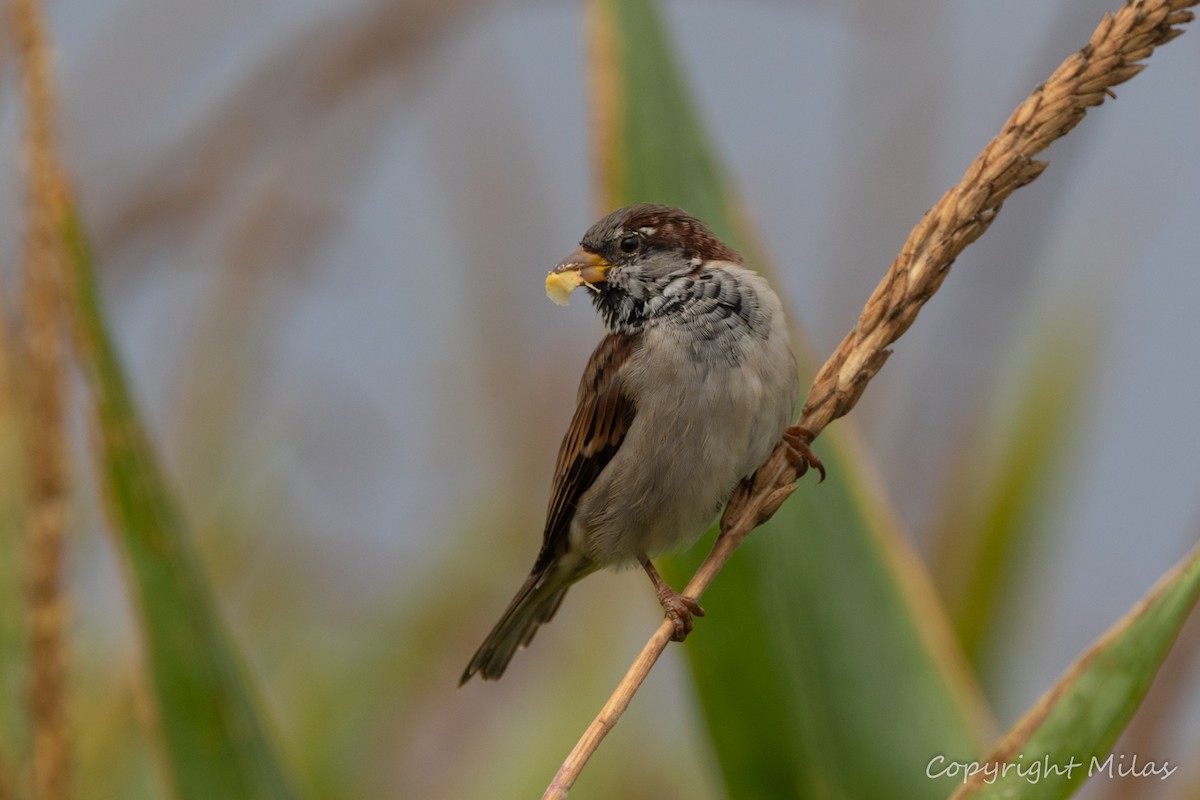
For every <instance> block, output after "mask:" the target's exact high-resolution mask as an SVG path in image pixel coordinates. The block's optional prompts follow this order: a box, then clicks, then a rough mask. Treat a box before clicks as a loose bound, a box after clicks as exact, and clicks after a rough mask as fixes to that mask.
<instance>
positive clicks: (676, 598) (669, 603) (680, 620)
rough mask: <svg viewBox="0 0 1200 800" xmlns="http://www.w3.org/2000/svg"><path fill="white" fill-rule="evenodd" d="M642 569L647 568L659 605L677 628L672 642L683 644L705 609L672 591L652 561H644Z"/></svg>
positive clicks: (685, 596)
mask: <svg viewBox="0 0 1200 800" xmlns="http://www.w3.org/2000/svg"><path fill="white" fill-rule="evenodd" d="M642 567H643V568H645V570H646V574H647V575H649V576H650V580H651V581H652V582H653V583H654V593H655V594H656V595H658V603H659V605H661V606H662V608H663V612H664V613H665V614H666V615H667V619H669V620H671V624H672V625H673V626H674V627H675V631H674V633H672V634H671V640H672V641H676V642H682V641H683V640H684V639H686V638H687V635H688V634H689V633H691V632H692V617H693V616H697V617H703V616H704V609H703V608H701V607H700V604H699V603H698V602H696V599H695V598H694V597H688V596H687V595H683V594H680V593H679V592H677V591H675V590H674V589H672V588H671V586H670V584H668V583H667V582H666V581H664V580H663V579H662V576H661V575H659V574H658V570H657V569H655V568H654V565H653V564H651V563H650V559H644V560H643V561H642Z"/></svg>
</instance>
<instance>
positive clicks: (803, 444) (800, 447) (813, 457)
mask: <svg viewBox="0 0 1200 800" xmlns="http://www.w3.org/2000/svg"><path fill="white" fill-rule="evenodd" d="M813 438H814V437H813V433H812V431H810V430H809V429H808V428H805V427H803V426H801V425H793V426H792V427H790V428H788V429H787V430H786V431H784V432H783V443H784V444H786V445H787V456H788V461H789V462H791V464H792V466H793V467H795V468H796V472H798V473H799V474H800V475H803V474H804V473H805V472H808V469H809V467H812V468H813V469H815V470H816V471H817V472H818V473H820V475H821V479H820V480H819V481H818V483H821V482H823V481H824V480H825V465H824V464H822V463H821V459H819V458H818V457H817V454H816V453H814V452H813V450H812V447H810V446H809V445H810V444H811V443H812V440H813Z"/></svg>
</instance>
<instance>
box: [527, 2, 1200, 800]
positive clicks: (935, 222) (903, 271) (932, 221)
mask: <svg viewBox="0 0 1200 800" xmlns="http://www.w3.org/2000/svg"><path fill="white" fill-rule="evenodd" d="M1197 2H1200V0H1131V2H1129V3H1127V4H1126V5H1125V6H1124V7H1123V8H1121V10H1120V11H1118V12H1116V13H1115V14H1114V13H1111V12H1109V13H1106V14H1105V16H1104V18H1103V19H1102V20H1101V22H1100V25H1099V26H1098V27H1097V28H1096V30H1095V32H1094V33H1093V34H1092V38H1091V40H1090V41H1089V42H1088V43H1087V44H1086V45H1085V46H1084V47H1083V48H1082V49H1081V50H1079V51H1078V52H1076V53H1074V54H1073V55H1072V56H1070V57H1069V58H1068V59H1067V60H1066V61H1064V62H1063V63H1062V64H1061V65H1059V67H1058V69H1056V70H1055V71H1054V73H1053V74H1052V75H1051V76H1050V78H1049V79H1048V80H1047V81H1046V82H1045V83H1044V84H1042V85H1041V86H1039V87H1037V88H1036V89H1035V90H1034V91H1033V93H1032V94H1031V95H1030V96H1029V97H1028V98H1026V99H1025V101H1024V102H1023V103H1021V105H1019V106H1018V107H1017V109H1016V111H1014V112H1013V114H1012V116H1011V117H1009V119H1008V121H1007V122H1006V123H1005V124H1004V127H1003V129H1002V130H1001V132H1000V133H999V134H998V135H997V136H996V137H995V138H994V139H992V141H990V142H989V143H988V144H987V146H986V147H984V149H983V151H982V152H981V153H980V154H979V156H978V157H976V159H975V160H974V161H973V162H972V163H971V165H970V167H968V168H967V171H966V174H964V175H963V178H962V180H961V181H960V182H959V183H958V185H957V186H955V187H953V188H952V189H950V190H949V191H947V192H946V193H945V194H944V195H943V196H942V198H941V199H940V200H939V201H938V202H937V204H936V205H934V207H933V208H932V209H930V210H929V211H928V212H926V214H925V216H924V217H923V218H922V219H921V221H920V222H918V223H917V226H916V227H915V228H914V229H913V231H912V233H910V234H909V236H908V239H907V240H906V241H905V242H904V246H903V247H901V249H900V254H899V255H898V256H896V259H895V260H894V261H893V262H892V265H891V267H890V268H889V269H888V271H887V274H886V275H884V277H883V280H882V281H880V283H879V285H878V286H877V287H876V288H875V291H874V292H873V293H872V294H871V297H870V299H868V300H867V304H866V307H865V308H864V309H863V311H862V313H861V314H860V315H859V318H858V324H857V325H856V326H855V327H854V329H853V330H852V331H850V333H849V334H847V335H846V337H845V338H844V339H843V340H842V342H841V344H840V345H838V348H837V350H836V351H835V352H834V354H833V355H832V356H830V358H829V360H828V361H826V362H825V365H824V366H823V367H822V368H821V370H820V371H819V372H818V373H817V376H816V378H814V380H813V385H812V388H811V389H810V390H809V393H808V399H807V400H806V401H805V403H804V407H803V409H802V410H801V412H800V419H799V422H798V424H799V425H800V426H801V427H802V428H805V429H807V431H808V432H810V433H811V435H812V437H813V438H815V437H816V436H817V435H819V434H820V433H821V431H822V430H824V429H825V427H826V426H827V425H829V423H831V422H833V421H834V420H835V419H838V418H839V417H842V416H845V415H846V414H847V413H849V411H850V410H851V409H852V408H854V405H855V403H857V402H858V399H859V397H861V396H862V392H863V390H864V389H865V388H866V386H867V384H868V383H869V382H870V381H871V379H872V378H873V377H875V375H876V373H878V372H879V370H880V368H882V367H883V364H884V362H885V361H886V360H887V358H888V356H889V355H890V354H891V351H890V350H888V347H890V346H891V345H892V344H893V343H894V342H895V341H896V340H897V339H899V338H900V336H901V335H902V334H903V333H904V332H905V331H906V330H908V328H909V326H910V325H912V323H913V321H914V320H915V319H916V317H917V314H918V312H919V311H920V310H921V308H922V306H924V305H925V302H926V301H927V300H929V298H930V297H932V296H933V294H934V292H936V291H937V290H938V287H940V286H941V284H942V281H943V280H944V279H945V277H946V275H947V273H948V272H949V271H950V266H951V265H952V264H953V263H954V260H955V259H956V258H957V257H958V255H959V254H960V253H962V251H963V250H964V249H965V248H966V246H967V245H969V244H970V243H971V242H973V241H975V240H976V239H978V238H979V237H980V236H981V235H983V232H984V231H986V230H987V229H988V226H990V225H991V224H992V221H993V220H994V219H995V218H996V215H997V214H998V213H999V211H1000V206H1001V204H1002V203H1003V202H1004V201H1005V200H1006V199H1007V198H1008V196H1009V195H1011V194H1012V193H1013V192H1014V191H1016V190H1017V189H1019V188H1020V187H1022V186H1024V185H1026V184H1027V183H1030V182H1031V181H1033V180H1034V179H1035V178H1037V177H1038V175H1040V174H1041V173H1042V170H1044V169H1045V168H1046V165H1047V162H1045V161H1037V160H1035V159H1034V158H1033V156H1035V155H1037V154H1038V153H1040V152H1041V151H1042V150H1044V149H1046V147H1048V146H1049V145H1050V143H1051V142H1053V141H1054V140H1055V139H1058V138H1059V137H1061V136H1064V135H1066V134H1067V133H1068V132H1069V131H1070V130H1071V129H1072V128H1074V127H1075V126H1076V125H1077V124H1078V123H1079V121H1080V120H1082V119H1083V117H1084V115H1085V114H1086V113H1087V109H1088V108H1091V107H1092V106H1097V105H1100V104H1101V103H1103V102H1104V99H1105V97H1111V96H1114V95H1112V93H1111V91H1110V88H1111V87H1113V86H1116V85H1118V84H1120V83H1124V82H1125V81H1127V80H1129V79H1130V78H1132V77H1133V76H1134V75H1136V74H1137V73H1139V72H1141V71H1142V69H1143V68H1144V67H1145V65H1144V64H1138V63H1136V62H1139V61H1143V60H1145V59H1146V58H1148V57H1149V56H1150V54H1151V52H1153V50H1154V48H1155V47H1157V46H1159V45H1162V44H1165V43H1167V42H1169V41H1171V40H1172V39H1174V38H1175V37H1176V36H1178V35H1179V34H1181V33H1182V32H1183V31H1182V29H1181V28H1180V27H1179V26H1180V25H1183V24H1184V23H1187V22H1190V21H1191V20H1192V18H1193V14H1192V13H1191V12H1190V11H1187V10H1186V9H1188V8H1189V7H1191V6H1194V5H1196V3H1197ZM801 474H802V470H798V469H797V468H796V467H795V466H793V464H792V462H791V460H789V458H788V454H787V447H786V445H784V444H783V443H782V442H781V443H780V444H779V445H778V446H777V447H776V448H775V452H774V453H772V454H771V456H770V458H768V459H767V462H766V463H765V464H763V466H761V467H760V468H759V469H758V471H757V472H756V473H755V474H754V476H753V478H752V479H751V480H750V481H748V482H747V483H745V484H743V485H742V486H741V487H739V489H738V491H737V492H736V493H735V495H734V497H733V499H732V500H730V502H729V505H728V506H727V507H726V509H725V513H724V515H723V516H722V518H721V533H720V535H719V536H718V537H717V541H716V544H715V545H714V546H713V549H712V552H711V553H709V555H708V557H707V558H706V559H705V561H704V563H703V564H701V565H700V568H699V569H698V570H697V571H696V574H695V575H694V576H693V577H692V580H691V581H690V582H689V583H688V585H687V588H686V589H685V590H684V594H687V595H688V596H690V597H695V598H699V597H700V596H701V595H702V594H703V593H704V590H705V589H707V588H708V586H709V584H710V583H712V580H713V578H715V577H716V575H717V573H718V572H720V570H721V568H722V567H723V566H724V565H725V562H726V561H728V560H729V558H730V556H731V555H733V552H734V550H736V549H737V547H738V545H740V544H741V542H742V540H743V539H745V538H746V536H747V535H748V534H749V533H750V531H752V530H753V529H754V528H756V527H757V526H759V525H761V524H762V523H764V522H766V521H767V520H768V519H770V518H771V516H772V515H773V514H774V513H775V511H776V510H777V509H778V508H779V506H780V505H781V504H782V503H783V501H784V500H786V499H787V497H788V495H790V494H791V493H792V491H793V490H794V488H795V486H794V484H795V481H796V480H797V479H798V478H799V477H800V475H801ZM671 630H672V624H671V622H670V621H669V620H664V621H663V622H662V623H661V624H660V625H659V627H658V630H656V631H655V632H654V635H653V636H651V637H650V640H649V641H648V642H647V643H646V645H645V647H643V648H642V652H641V653H640V654H639V655H638V657H637V659H636V660H635V661H634V662H633V665H632V666H631V667H630V668H629V671H628V672H626V674H625V677H624V678H623V679H622V680H621V682H620V684H618V686H617V688H616V690H615V691H614V692H613V694H612V696H610V697H609V699H608V702H606V703H605V704H604V707H603V708H602V709H601V710H600V713H599V714H598V715H597V716H596V718H595V719H594V720H593V721H592V723H591V725H589V726H588V728H587V730H586V731H585V732H584V734H583V737H582V738H581V739H580V740H579V742H578V743H577V744H576V745H575V748H574V749H573V750H572V751H571V753H570V755H568V756H567V759H566V761H564V762H563V765H562V767H560V768H559V770H558V772H557V774H555V776H554V779H553V780H552V781H551V783H550V785H549V787H547V789H546V792H545V794H544V795H543V800H547V799H548V798H556V799H557V798H563V797H566V796H567V792H568V791H570V789H571V786H573V785H574V783H575V780H576V779H577V778H578V776H579V773H580V772H581V771H582V769H583V767H584V765H585V764H586V763H587V761H588V759H589V758H590V757H591V755H592V753H593V752H595V750H596V747H598V746H599V744H600V742H601V741H602V740H603V739H604V737H605V736H606V735H607V734H608V732H609V731H610V730H612V728H613V726H614V725H616V723H617V721H618V720H619V719H620V717H621V714H622V713H623V712H624V711H625V709H626V708H627V707H628V706H629V702H630V700H632V698H633V694H634V693H635V692H636V691H637V689H638V687H639V686H641V684H642V681H644V680H645V678H646V676H647V675H648V674H649V672H650V669H651V667H653V665H654V663H655V662H656V661H657V660H658V657H659V656H660V655H661V654H662V652H663V650H664V649H666V646H667V642H669V641H670V639H671V636H670V634H671Z"/></svg>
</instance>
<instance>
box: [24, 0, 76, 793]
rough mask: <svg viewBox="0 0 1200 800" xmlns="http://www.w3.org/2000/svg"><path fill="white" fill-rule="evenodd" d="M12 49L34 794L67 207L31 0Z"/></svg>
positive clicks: (62, 669) (59, 735) (60, 703)
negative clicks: (23, 179)
mask: <svg viewBox="0 0 1200 800" xmlns="http://www.w3.org/2000/svg"><path fill="white" fill-rule="evenodd" d="M12 12H13V31H14V32H15V34H16V43H17V48H16V50H17V53H18V56H19V58H20V62H21V65H22V67H23V70H22V72H23V80H22V86H23V91H24V99H25V107H26V110H27V115H28V117H27V119H28V122H27V131H26V158H27V159H28V164H29V172H28V175H29V189H28V192H29V208H30V218H29V221H28V230H27V237H28V238H27V240H26V255H25V258H26V267H25V287H24V303H23V305H24V313H25V319H24V345H25V348H24V349H25V368H26V376H27V380H28V400H29V405H28V408H29V416H28V425H27V426H26V442H25V445H26V451H27V459H28V464H29V516H28V518H27V522H26V547H27V548H28V552H29V556H28V560H27V568H28V574H27V577H26V593H27V598H28V599H27V602H28V610H29V637H30V638H29V648H30V649H29V658H30V674H31V679H30V686H29V708H30V715H31V717H32V761H33V763H32V767H33V770H32V773H33V792H34V797H35V798H38V800H59V798H65V797H66V796H67V784H68V749H69V748H68V735H67V714H66V700H65V687H66V655H65V649H66V648H65V644H64V638H65V637H64V628H65V622H66V617H67V604H66V599H65V597H64V594H63V590H62V586H61V573H62V550H63V537H64V533H65V529H66V517H67V488H68V487H67V448H66V437H65V434H64V431H63V406H64V398H63V395H64V390H63V384H64V381H63V378H64V370H63V351H64V343H63V338H62V334H63V328H62V314H61V311H62V303H61V299H62V292H61V275H62V269H61V265H62V240H61V238H60V236H61V231H62V221H63V214H64V209H65V207H66V203H65V198H64V193H63V192H64V190H63V183H62V179H61V172H60V170H59V165H58V161H57V157H56V155H55V152H54V126H55V120H54V96H53V91H52V88H51V87H52V82H51V69H50V51H49V47H48V45H47V40H46V34H45V29H44V23H43V18H42V14H41V9H40V7H39V4H38V2H37V0H15V2H14V4H13V8H12Z"/></svg>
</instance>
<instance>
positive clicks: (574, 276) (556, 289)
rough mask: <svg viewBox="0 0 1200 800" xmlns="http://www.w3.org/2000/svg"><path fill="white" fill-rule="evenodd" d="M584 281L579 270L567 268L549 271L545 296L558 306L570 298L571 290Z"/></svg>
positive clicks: (564, 303)
mask: <svg viewBox="0 0 1200 800" xmlns="http://www.w3.org/2000/svg"><path fill="white" fill-rule="evenodd" d="M585 282H586V281H584V279H583V276H582V275H580V274H579V270H575V269H569V270H564V271H562V272H551V273H550V274H549V275H547V276H546V296H547V297H549V298H550V299H551V300H553V301H554V302H556V303H558V304H559V305H560V306H565V305H566V304H567V301H568V300H570V299H571V292H573V291H575V290H576V289H578V288H579V287H580V286H582V285H583V284H584V283H585Z"/></svg>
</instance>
